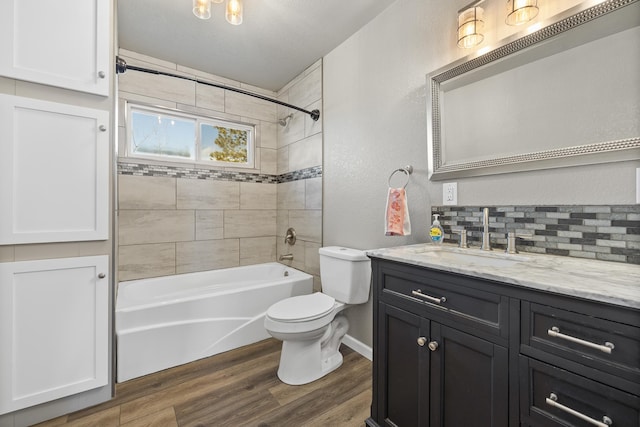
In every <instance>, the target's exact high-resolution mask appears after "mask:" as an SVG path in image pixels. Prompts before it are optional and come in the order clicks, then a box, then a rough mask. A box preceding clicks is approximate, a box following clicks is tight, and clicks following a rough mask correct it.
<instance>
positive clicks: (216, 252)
mask: <svg viewBox="0 0 640 427" xmlns="http://www.w3.org/2000/svg"><path fill="white" fill-rule="evenodd" d="M176 260H177V261H176V262H177V265H176V273H178V274H180V273H190V272H193V271H205V270H216V269H219V268H227V267H237V266H238V265H239V262H240V250H239V241H238V239H225V240H203V241H198V242H182V243H176Z"/></svg>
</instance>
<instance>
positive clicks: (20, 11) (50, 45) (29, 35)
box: [0, 0, 111, 96]
mask: <svg viewBox="0 0 640 427" xmlns="http://www.w3.org/2000/svg"><path fill="white" fill-rule="evenodd" d="M110 11H111V0H60V1H25V0H0V52H2V55H0V75H2V76H6V77H11V78H15V79H20V80H27V81H31V82H36V83H43V84H47V85H51V86H58V87H63V88H67V89H73V90H78V91H81V92H89V93H95V94H98V95H104V96H108V94H109V81H110V76H111V69H110V66H109V64H110V61H109V44H110V40H109V38H110V34H111V31H110V26H111V16H110Z"/></svg>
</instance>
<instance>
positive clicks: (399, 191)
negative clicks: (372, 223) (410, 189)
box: [384, 188, 411, 236]
mask: <svg viewBox="0 0 640 427" xmlns="http://www.w3.org/2000/svg"><path fill="white" fill-rule="evenodd" d="M385 212H386V218H385V219H386V221H385V233H384V235H385V236H408V235H410V234H411V222H410V221H409V207H408V206H407V195H406V192H405V191H404V188H389V195H388V197H387V209H386V210H385Z"/></svg>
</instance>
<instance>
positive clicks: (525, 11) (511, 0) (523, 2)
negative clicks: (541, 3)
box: [505, 0, 538, 25]
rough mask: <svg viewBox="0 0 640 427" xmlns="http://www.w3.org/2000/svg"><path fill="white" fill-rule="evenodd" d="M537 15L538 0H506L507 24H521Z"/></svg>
mask: <svg viewBox="0 0 640 427" xmlns="http://www.w3.org/2000/svg"><path fill="white" fill-rule="evenodd" d="M536 16H538V0H507V19H506V20H505V22H506V23H507V25H522V24H524V23H525V22H529V21H531V20H532V19H533V18H535V17H536Z"/></svg>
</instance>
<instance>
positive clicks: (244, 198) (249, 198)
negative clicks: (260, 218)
mask: <svg viewBox="0 0 640 427" xmlns="http://www.w3.org/2000/svg"><path fill="white" fill-rule="evenodd" d="M277 187H278V186H277V184H262V183H255V182H241V183H240V209H275V208H276V198H277Z"/></svg>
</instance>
